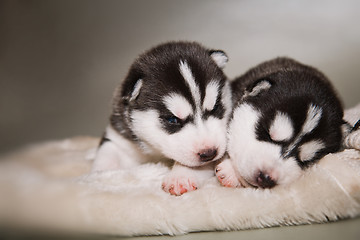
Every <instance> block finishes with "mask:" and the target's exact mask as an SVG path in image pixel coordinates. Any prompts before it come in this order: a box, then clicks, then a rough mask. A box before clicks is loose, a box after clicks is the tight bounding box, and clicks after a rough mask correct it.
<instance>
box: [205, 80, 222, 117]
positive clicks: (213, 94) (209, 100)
mask: <svg viewBox="0 0 360 240" xmlns="http://www.w3.org/2000/svg"><path fill="white" fill-rule="evenodd" d="M218 94H219V83H218V82H217V81H211V82H210V83H209V84H208V85H207V86H206V90H205V98H204V103H203V110H208V111H211V110H213V108H214V106H215V103H216V100H217V97H218Z"/></svg>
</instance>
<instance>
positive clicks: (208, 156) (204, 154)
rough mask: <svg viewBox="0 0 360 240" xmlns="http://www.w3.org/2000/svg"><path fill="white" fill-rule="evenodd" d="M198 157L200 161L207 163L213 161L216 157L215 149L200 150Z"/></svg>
mask: <svg viewBox="0 0 360 240" xmlns="http://www.w3.org/2000/svg"><path fill="white" fill-rule="evenodd" d="M198 155H199V157H200V161H203V162H208V161H211V160H213V159H214V158H215V157H216V155H217V149H214V148H208V149H204V150H201V151H200V152H199V153H198Z"/></svg>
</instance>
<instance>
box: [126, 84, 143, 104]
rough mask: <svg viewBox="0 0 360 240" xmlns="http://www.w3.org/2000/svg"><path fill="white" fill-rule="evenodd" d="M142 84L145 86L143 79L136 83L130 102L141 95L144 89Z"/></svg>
mask: <svg viewBox="0 0 360 240" xmlns="http://www.w3.org/2000/svg"><path fill="white" fill-rule="evenodd" d="M142 84H143V80H142V79H139V80H138V81H137V82H136V83H135V86H134V90H133V92H132V93H131V97H130V100H129V101H130V102H131V101H133V100H135V99H136V98H137V96H138V95H139V93H140V89H141V87H142Z"/></svg>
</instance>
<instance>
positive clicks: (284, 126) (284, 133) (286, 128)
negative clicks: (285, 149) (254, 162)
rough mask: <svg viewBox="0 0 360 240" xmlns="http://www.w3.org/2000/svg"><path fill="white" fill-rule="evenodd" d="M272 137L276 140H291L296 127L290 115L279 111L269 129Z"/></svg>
mask: <svg viewBox="0 0 360 240" xmlns="http://www.w3.org/2000/svg"><path fill="white" fill-rule="evenodd" d="M269 134H270V138H271V139H272V140H274V141H286V140H290V139H291V137H292V136H293V134H294V128H293V125H292V122H291V119H290V117H289V116H288V115H287V114H285V113H282V112H277V114H276V116H275V119H274V121H273V122H272V124H271V126H270V129H269Z"/></svg>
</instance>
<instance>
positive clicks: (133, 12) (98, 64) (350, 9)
mask: <svg viewBox="0 0 360 240" xmlns="http://www.w3.org/2000/svg"><path fill="white" fill-rule="evenodd" d="M359 12H360V1H356V0H343V1H330V0H320V1H312V0H303V1H292V0H284V1H266V0H259V1H252V0H222V1H217V0H197V1H193V0H181V1H175V0H151V1H149V0H121V1H109V0H107V1H100V0H99V1H91V0H87V1H81V0H76V1H73V0H71V1H69V0H59V1H55V0H52V1H47V0H44V1H37V0H11V1H7V0H1V1H0V152H2V153H4V152H6V151H10V150H13V149H15V148H18V147H20V146H23V145H26V144H29V143H34V142H38V141H45V140H50V139H62V138H67V137H72V136H76V135H92V136H100V135H101V134H102V132H103V130H104V127H105V126H106V124H107V120H108V115H109V112H110V101H111V96H112V93H113V90H114V88H115V87H116V85H117V84H118V83H120V82H121V80H122V79H123V78H124V77H125V75H126V73H127V70H128V68H129V66H130V65H131V63H132V62H133V60H134V59H135V58H136V57H137V56H138V55H139V54H140V53H142V52H144V51H145V50H147V49H149V48H150V47H153V46H154V45H157V44H159V43H162V42H166V41H169V40H191V41H198V42H201V43H202V44H203V45H205V46H207V47H209V48H215V49H222V50H224V51H225V52H226V53H227V54H228V56H229V58H230V61H229V63H228V65H227V67H226V68H225V70H224V71H225V73H226V74H227V75H228V77H229V78H234V77H235V76H237V75H240V74H242V73H244V72H245V71H246V70H247V69H248V68H250V67H252V66H254V65H256V64H258V63H260V62H261V61H264V60H268V59H270V58H274V57H277V56H289V57H292V58H295V59H297V60H299V61H301V62H303V63H306V64H309V65H313V66H315V67H317V68H318V69H319V70H321V71H322V72H324V73H325V75H327V76H328V77H329V78H330V80H331V81H332V82H333V84H334V85H335V87H336V89H337V90H338V93H339V95H340V96H341V98H342V99H343V102H344V106H345V107H346V108H349V107H352V106H354V105H356V104H357V103H358V102H360V94H359V90H360V81H359V76H360V64H359V63H360V28H359V26H358V25H359V23H360V14H359Z"/></svg>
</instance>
